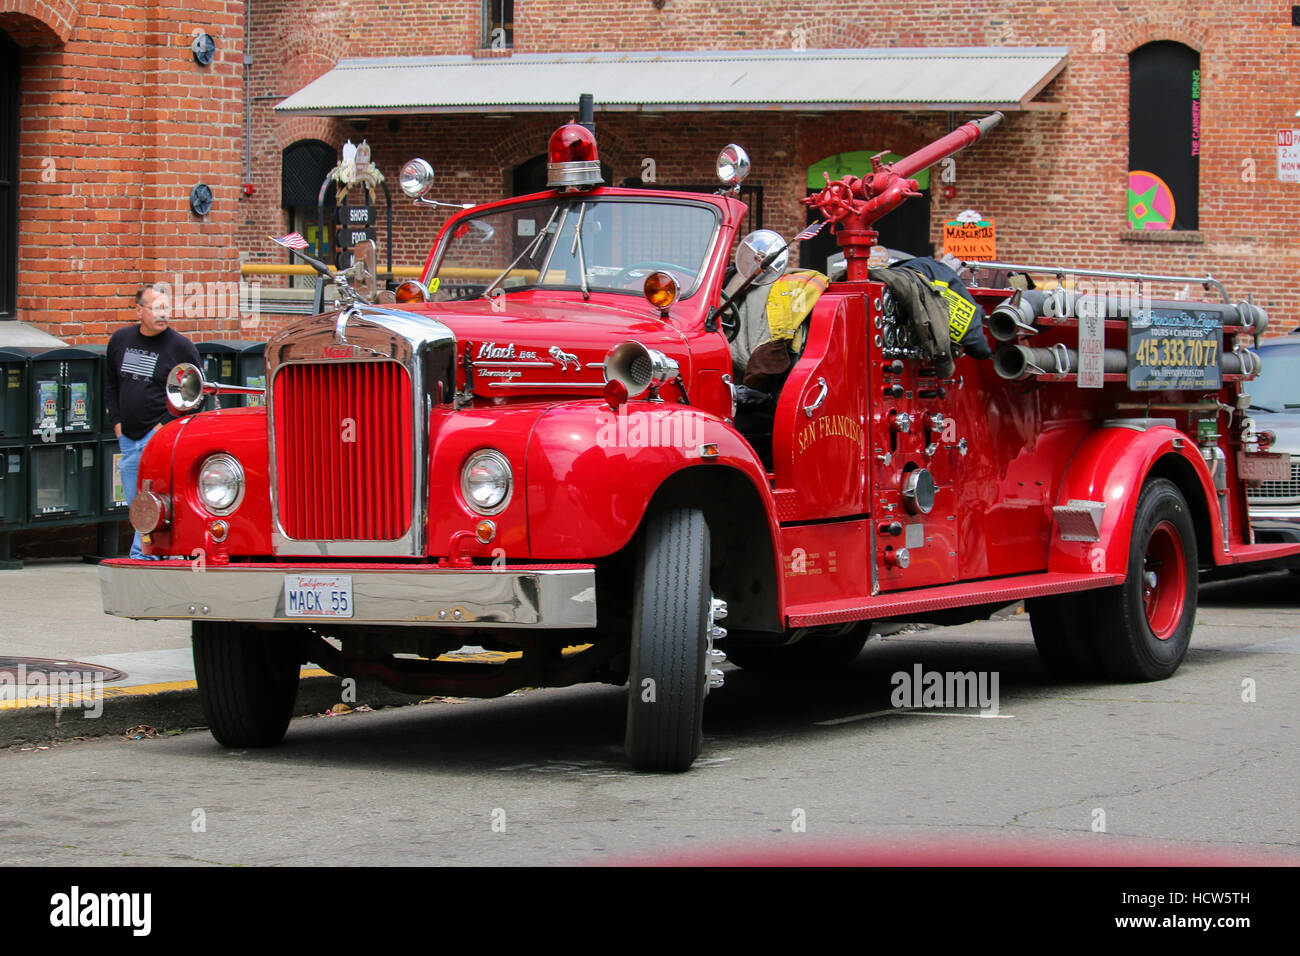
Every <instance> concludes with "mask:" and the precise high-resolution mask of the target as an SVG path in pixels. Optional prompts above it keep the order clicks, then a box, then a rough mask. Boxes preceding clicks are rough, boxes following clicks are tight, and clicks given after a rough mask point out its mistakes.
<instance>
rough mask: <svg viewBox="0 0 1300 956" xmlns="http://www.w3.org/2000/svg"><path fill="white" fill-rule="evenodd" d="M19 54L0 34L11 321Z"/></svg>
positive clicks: (4, 302)
mask: <svg viewBox="0 0 1300 956" xmlns="http://www.w3.org/2000/svg"><path fill="white" fill-rule="evenodd" d="M19 56H20V53H19V50H18V47H17V45H16V44H15V43H14V42H13V41H12V40H10V39H9V37H8V36H7V35H6V34H5V33H4V32H3V31H0V319H12V318H14V317H15V316H14V311H15V305H16V299H15V289H14V286H15V283H16V281H17V275H18V271H17V270H18V72H19Z"/></svg>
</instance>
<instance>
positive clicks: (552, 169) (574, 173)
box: [546, 123, 605, 189]
mask: <svg viewBox="0 0 1300 956" xmlns="http://www.w3.org/2000/svg"><path fill="white" fill-rule="evenodd" d="M546 172H547V175H548V177H549V179H548V181H547V183H546V185H547V187H548V188H550V189H564V188H584V187H585V188H591V187H594V186H600V185H603V184H604V182H605V181H604V180H603V179H601V178H600V157H599V156H597V155H596V134H595V133H593V132H592V131H591V130H589V129H587V128H586V127H585V126H579V125H578V124H577V123H566V124H565V125H564V126H561V127H560V128H559V129H557V130H556V131H555V132H554V133H552V134H551V141H550V143H549V144H548V145H547V147H546Z"/></svg>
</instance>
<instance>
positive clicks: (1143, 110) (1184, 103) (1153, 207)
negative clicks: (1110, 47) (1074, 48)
mask: <svg viewBox="0 0 1300 956" xmlns="http://www.w3.org/2000/svg"><path fill="white" fill-rule="evenodd" d="M1200 87H1201V56H1200V54H1199V53H1197V52H1196V51H1195V50H1193V49H1192V48H1191V47H1187V46H1184V45H1183V44H1181V43H1173V42H1169V41H1164V40H1162V41H1159V42H1157V43H1148V44H1147V45H1146V46H1143V47H1139V48H1138V49H1136V50H1134V51H1133V52H1132V53H1131V54H1129V167H1128V168H1129V189H1128V218H1129V225H1130V226H1131V227H1132V228H1134V229H1197V228H1199V226H1200V217H1199V214H1198V211H1197V206H1198V203H1199V191H1200V166H1201V160H1200V112H1201V99H1200V98H1201V89H1200Z"/></svg>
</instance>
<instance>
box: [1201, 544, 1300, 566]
mask: <svg viewBox="0 0 1300 956" xmlns="http://www.w3.org/2000/svg"><path fill="white" fill-rule="evenodd" d="M1297 554H1300V544H1286V543H1282V544H1238V545H1233V548H1232V550H1231V551H1229V552H1228V553H1227V554H1224V553H1222V552H1220V551H1216V552H1215V554H1214V563H1215V564H1218V565H1224V564H1250V563H1251V562H1253V561H1271V560H1273V559H1275V558H1289V557H1291V556H1293V555H1297Z"/></svg>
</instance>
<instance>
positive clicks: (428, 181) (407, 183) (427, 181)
mask: <svg viewBox="0 0 1300 956" xmlns="http://www.w3.org/2000/svg"><path fill="white" fill-rule="evenodd" d="M400 182H401V185H402V192H404V193H406V195H408V196H410V197H411V198H412V199H419V198H420V197H421V196H423V195H424V194H425V193H427V192H428V191H429V190H430V189H432V188H433V167H432V166H430V165H429V163H428V162H426V161H425V160H423V159H413V160H411V161H410V162H409V163H407V164H406V165H405V166H403V167H402V173H401V177H400Z"/></svg>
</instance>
